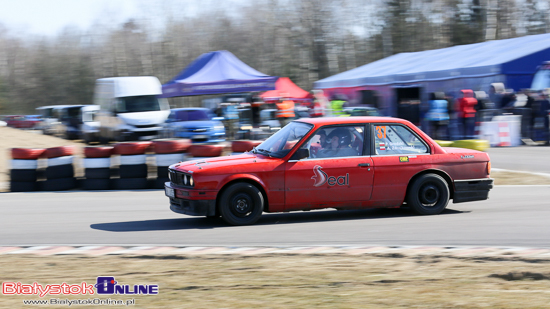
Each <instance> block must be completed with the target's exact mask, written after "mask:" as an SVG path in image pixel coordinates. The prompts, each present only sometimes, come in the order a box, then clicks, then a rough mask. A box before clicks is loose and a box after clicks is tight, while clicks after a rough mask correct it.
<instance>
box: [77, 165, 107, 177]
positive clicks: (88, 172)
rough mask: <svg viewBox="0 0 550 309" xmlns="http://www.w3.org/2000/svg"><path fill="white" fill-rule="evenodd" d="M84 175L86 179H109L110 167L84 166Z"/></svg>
mask: <svg viewBox="0 0 550 309" xmlns="http://www.w3.org/2000/svg"><path fill="white" fill-rule="evenodd" d="M84 177H85V178H86V179H109V178H111V169H110V168H108V167H106V168H85V169H84Z"/></svg>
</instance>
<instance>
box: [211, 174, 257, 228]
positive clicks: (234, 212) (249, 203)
mask: <svg viewBox="0 0 550 309" xmlns="http://www.w3.org/2000/svg"><path fill="white" fill-rule="evenodd" d="M219 208H220V214H221V216H222V218H223V220H224V221H225V222H227V223H228V224H231V225H249V224H254V223H256V221H258V219H260V216H261V215H262V212H263V209H264V197H263V195H262V193H261V192H260V190H258V188H256V187H255V186H253V185H251V184H249V183H244V182H239V183H235V184H232V185H231V186H229V187H228V188H227V189H226V190H225V191H224V192H223V193H222V195H221V197H220V202H219Z"/></svg>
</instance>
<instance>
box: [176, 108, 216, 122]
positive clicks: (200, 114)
mask: <svg viewBox="0 0 550 309" xmlns="http://www.w3.org/2000/svg"><path fill="white" fill-rule="evenodd" d="M172 113H173V114H171V115H170V119H173V120H174V121H201V120H202V121H204V120H210V118H211V117H210V115H208V112H207V111H206V110H202V109H192V110H177V111H173V112H172Z"/></svg>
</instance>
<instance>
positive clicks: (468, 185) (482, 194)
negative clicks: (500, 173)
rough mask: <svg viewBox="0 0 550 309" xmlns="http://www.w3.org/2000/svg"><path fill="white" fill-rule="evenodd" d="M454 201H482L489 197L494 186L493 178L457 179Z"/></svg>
mask: <svg viewBox="0 0 550 309" xmlns="http://www.w3.org/2000/svg"><path fill="white" fill-rule="evenodd" d="M454 185H455V192H454V197H453V203H455V204H456V203H464V202H472V201H482V200H486V199H488V198H489V190H491V189H492V188H493V179H492V178H483V179H467V180H455V181H454Z"/></svg>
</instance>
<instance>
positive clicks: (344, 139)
mask: <svg viewBox="0 0 550 309" xmlns="http://www.w3.org/2000/svg"><path fill="white" fill-rule="evenodd" d="M335 136H338V147H345V146H348V145H350V144H351V132H350V131H349V130H348V129H345V128H337V129H334V130H333V131H332V132H330V134H329V135H328V136H327V140H329V141H330V140H331V139H332V138H333V137H335Z"/></svg>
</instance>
